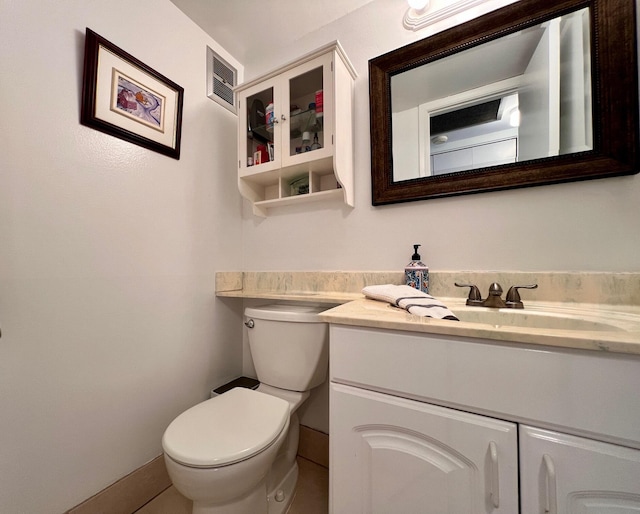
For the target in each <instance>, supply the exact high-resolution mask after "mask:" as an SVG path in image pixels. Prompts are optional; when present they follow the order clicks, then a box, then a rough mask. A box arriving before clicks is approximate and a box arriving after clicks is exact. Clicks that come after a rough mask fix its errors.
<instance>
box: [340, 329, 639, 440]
mask: <svg viewBox="0 0 640 514" xmlns="http://www.w3.org/2000/svg"><path fill="white" fill-rule="evenodd" d="M330 362H331V365H330V375H331V381H332V382H335V383H342V384H347V385H353V386H356V387H361V388H365V389H370V390H373V391H379V392H383V393H388V394H393V395H397V396H402V397H404V398H411V399H415V400H419V401H425V402H428V403H432V404H436V405H443V406H447V407H453V408H457V409H460V410H466V411H469V412H474V413H478V414H483V415H488V416H493V417H497V418H501V419H506V420H510V421H516V422H525V423H530V424H534V425H536V426H540V427H544V428H549V429H554V430H558V429H561V430H563V431H564V432H568V433H573V434H576V435H581V436H584V437H592V438H597V439H600V440H603V441H610V442H613V443H616V444H622V445H626V446H631V447H634V448H640V395H638V394H637V393H638V391H640V357H639V356H636V355H624V354H613V353H611V354H609V353H604V352H595V351H584V350H571V349H558V348H551V347H543V346H535V347H533V346H527V345H523V344H519V343H513V344H511V343H496V342H494V341H489V340H483V339H473V338H454V337H448V336H434V335H430V334H417V333H412V332H402V331H394V330H383V329H367V328H358V327H351V326H342V325H331V350H330Z"/></svg>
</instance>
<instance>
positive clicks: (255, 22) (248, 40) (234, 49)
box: [171, 0, 401, 64]
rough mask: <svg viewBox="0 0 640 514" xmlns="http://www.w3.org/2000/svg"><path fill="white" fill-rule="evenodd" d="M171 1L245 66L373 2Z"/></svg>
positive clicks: (366, 0) (286, 0) (369, 0)
mask: <svg viewBox="0 0 640 514" xmlns="http://www.w3.org/2000/svg"><path fill="white" fill-rule="evenodd" d="M171 1H172V2H173V3H174V4H175V5H176V6H177V7H178V8H179V9H180V10H181V11H182V12H184V13H185V14H186V15H187V16H188V17H189V18H191V19H192V20H193V21H194V22H195V23H196V24H197V25H199V26H200V28H202V29H203V30H204V31H205V32H206V33H207V34H209V35H210V36H211V37H212V38H213V39H214V40H215V41H216V42H217V43H219V44H220V45H221V46H222V47H223V48H224V49H225V50H226V51H227V52H229V53H230V54H231V55H232V56H233V57H235V58H236V59H237V60H238V61H240V63H242V64H244V63H245V62H247V61H249V60H251V53H252V52H258V53H260V52H264V51H265V49H266V48H267V47H268V48H281V47H283V46H285V45H290V44H291V43H292V42H295V41H296V40H298V39H300V38H301V37H302V36H304V35H305V34H308V33H310V32H313V31H315V30H317V29H319V28H320V27H322V26H324V25H327V24H329V23H331V22H334V21H336V20H337V19H339V18H342V17H343V16H346V15H347V14H349V13H351V12H353V11H355V10H357V9H359V8H360V7H362V6H364V5H366V4H368V3H370V2H372V1H374V0H314V1H313V2H307V1H304V2H300V0H171ZM397 1H401V0H397Z"/></svg>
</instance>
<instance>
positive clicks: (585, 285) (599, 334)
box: [216, 271, 640, 355]
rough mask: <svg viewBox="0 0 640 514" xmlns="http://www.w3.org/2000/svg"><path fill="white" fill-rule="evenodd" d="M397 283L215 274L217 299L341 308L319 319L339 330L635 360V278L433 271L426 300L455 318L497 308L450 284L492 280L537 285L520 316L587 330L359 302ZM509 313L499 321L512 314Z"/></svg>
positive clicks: (379, 276)
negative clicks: (367, 290) (470, 300)
mask: <svg viewBox="0 0 640 514" xmlns="http://www.w3.org/2000/svg"><path fill="white" fill-rule="evenodd" d="M403 279H404V276H403V274H402V273H398V272H370V271H365V272H343V271H336V272H219V273H217V274H216V296H218V297H227V298H250V299H258V300H276V301H293V302H313V303H321V304H327V307H328V308H329V307H330V305H331V304H333V305H335V304H339V305H338V306H337V307H334V308H330V309H329V310H327V311H326V312H324V313H323V314H322V315H321V316H322V318H323V320H324V321H327V322H329V323H335V324H342V325H352V326H359V327H368V328H379V329H389V330H403V331H410V332H422V333H425V334H436V335H445V336H454V337H465V338H475V339H477V340H478V341H481V340H484V341H486V340H490V341H497V342H509V343H516V344H517V343H524V344H531V345H542V346H553V347H560V348H574V349H582V350H596V351H608V352H613V353H626V354H636V355H640V273H595V272H589V273H585V272H564V273H563V272H538V273H533V272H530V273H523V272H495V271H487V272H464V271H445V272H436V273H433V272H432V275H431V279H432V280H431V285H432V294H433V295H434V296H435V297H436V298H438V299H439V300H441V301H442V302H444V303H445V304H446V305H447V306H448V307H449V309H451V310H452V311H453V312H454V313H456V311H458V312H457V314H458V315H460V316H461V317H462V314H463V313H464V312H465V311H466V312H467V313H469V312H470V311H469V310H470V309H472V310H473V311H477V309H480V310H481V311H482V310H485V311H486V310H492V311H495V310H494V309H486V308H483V307H466V306H465V299H466V297H465V296H464V295H465V293H466V291H464V290H460V289H458V288H456V287H453V286H452V284H453V283H454V282H455V281H460V282H467V283H476V284H478V286H479V287H480V290H481V291H482V293H483V296H484V295H486V289H487V286H488V284H489V283H490V282H492V281H499V282H500V283H501V284H502V285H503V286H505V285H507V286H508V285H513V284H527V283H536V284H539V287H538V289H536V290H528V291H525V292H524V294H523V295H522V296H523V301H524V303H525V309H524V312H523V311H520V313H522V314H528V313H531V314H533V315H535V314H538V315H543V316H546V317H547V319H548V318H549V317H553V316H558V317H565V318H569V319H577V320H584V321H585V322H586V323H585V324H586V325H587V326H589V324H591V325H592V326H593V329H589V330H587V329H581V330H567V329H559V328H543V327H533V326H528V327H523V326H517V325H508V324H506V323H505V324H498V323H495V322H494V323H484V322H478V321H477V320H476V321H474V322H468V321H450V320H439V319H433V318H427V317H421V316H415V315H412V314H409V313H408V312H406V311H404V310H401V309H398V308H396V307H392V306H391V305H389V304H387V303H385V302H379V301H375V300H368V299H365V297H364V296H363V295H362V293H360V291H361V289H362V288H363V287H364V286H367V285H373V284H385V283H396V284H399V283H402V281H403ZM556 300H559V301H556ZM508 311H509V310H507V311H506V313H505V315H506V316H511V315H512V314H513V313H512V312H511V313H510V312H508ZM472 314H475V312H473V313H472ZM479 314H480V313H479ZM497 316H498V318H499V317H500V316H501V313H498V314H497ZM468 317H469V316H468ZM472 317H473V316H472ZM477 317H478V318H482V315H480V316H477ZM494 318H495V316H494Z"/></svg>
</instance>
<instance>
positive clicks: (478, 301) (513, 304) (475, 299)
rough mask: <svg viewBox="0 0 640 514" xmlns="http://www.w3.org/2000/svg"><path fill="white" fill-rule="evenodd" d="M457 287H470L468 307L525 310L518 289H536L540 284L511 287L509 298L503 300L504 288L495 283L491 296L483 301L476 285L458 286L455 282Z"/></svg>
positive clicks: (492, 285)
mask: <svg viewBox="0 0 640 514" xmlns="http://www.w3.org/2000/svg"><path fill="white" fill-rule="evenodd" d="M455 285H456V287H468V288H469V297H468V298H467V305H470V306H472V307H493V308H494V309H502V308H505V307H506V308H508V309H524V304H523V303H522V300H521V299H520V293H518V289H536V288H537V287H538V284H531V285H527V286H511V287H510V288H509V291H507V297H506V299H505V300H503V299H502V287H501V286H500V284H498V283H497V282H494V283H493V284H491V285H490V286H489V295H488V296H487V297H486V298H485V299H484V300H483V299H482V296H481V295H480V290H479V289H478V287H477V286H476V285H474V284H458V283H457V282H455Z"/></svg>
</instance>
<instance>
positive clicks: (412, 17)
mask: <svg viewBox="0 0 640 514" xmlns="http://www.w3.org/2000/svg"><path fill="white" fill-rule="evenodd" d="M407 3H408V4H409V8H408V9H407V12H406V13H404V18H403V20H402V24H403V25H404V27H405V28H406V29H409V30H418V29H419V28H420V27H421V26H422V23H423V21H422V20H424V19H425V17H426V15H427V12H428V11H429V7H430V6H429V4H430V0H407Z"/></svg>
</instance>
